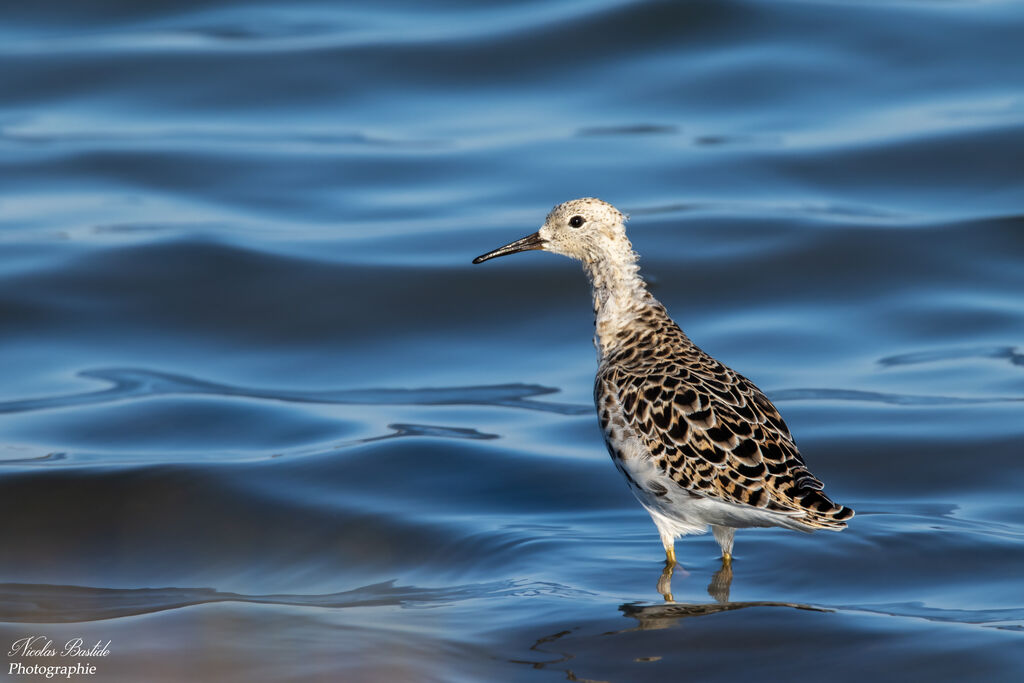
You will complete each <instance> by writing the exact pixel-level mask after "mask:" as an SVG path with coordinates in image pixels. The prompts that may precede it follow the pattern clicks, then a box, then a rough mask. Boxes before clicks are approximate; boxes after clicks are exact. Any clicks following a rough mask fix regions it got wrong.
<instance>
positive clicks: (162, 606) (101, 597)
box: [0, 580, 588, 623]
mask: <svg viewBox="0 0 1024 683" xmlns="http://www.w3.org/2000/svg"><path fill="white" fill-rule="evenodd" d="M587 594H588V593H587V592H586V591H582V590H579V589H576V588H571V587H569V586H563V585H560V584H556V583H552V582H543V581H542V582H531V581H523V580H509V581H492V582H486V583H475V584H465V585H456V586H446V587H443V588H418V587H416V586H400V585H397V582H396V581H394V580H392V581H384V582H381V583H376V584H372V585H368V586H363V587H361V588H356V589H353V590H348V591H341V592H338V593H324V594H319V595H301V594H273V595H244V594H241V593H231V592H224V591H218V590H216V589H213V588H133V589H122V588H94V587H90V586H58V585H50V584H20V583H0V622H15V623H69V622H84V621H100V620H104V619H118V618H121V617H126V616H134V615H138V614H151V613H153V612H163V611H166V610H173V609H180V608H183V607H192V606H194V605H204V604H209V603H214V602H243V603H251V604H260V605H291V606H295V607H320V608H326V609H342V608H348V607H380V606H388V605H390V606H396V607H407V608H408V607H437V606H440V605H445V604H450V603H453V602H459V601H463V600H472V599H478V598H500V597H514V596H524V597H525V596H538V595H548V596H559V597H564V598H572V597H580V596H583V595H587Z"/></svg>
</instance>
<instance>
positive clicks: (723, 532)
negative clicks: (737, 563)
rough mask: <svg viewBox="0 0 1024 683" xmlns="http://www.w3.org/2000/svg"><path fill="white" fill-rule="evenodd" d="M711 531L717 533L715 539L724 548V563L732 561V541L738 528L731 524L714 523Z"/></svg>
mask: <svg viewBox="0 0 1024 683" xmlns="http://www.w3.org/2000/svg"><path fill="white" fill-rule="evenodd" d="M711 533H713V534H714V535H715V540H716V541H718V545H719V547H721V548H722V563H723V564H730V563H731V562H732V541H733V537H734V536H736V529H734V528H732V527H731V526H718V525H717V524H712V525H711Z"/></svg>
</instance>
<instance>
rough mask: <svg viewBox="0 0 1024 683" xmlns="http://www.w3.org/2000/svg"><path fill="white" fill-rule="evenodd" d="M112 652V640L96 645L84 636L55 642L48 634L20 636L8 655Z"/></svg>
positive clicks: (104, 654) (70, 654)
mask: <svg viewBox="0 0 1024 683" xmlns="http://www.w3.org/2000/svg"><path fill="white" fill-rule="evenodd" d="M109 654H110V641H109V640H108V641H107V642H106V643H104V642H103V641H97V642H96V644H95V645H90V644H88V643H86V642H85V641H84V640H83V639H82V638H72V639H71V640H69V641H67V642H65V643H60V644H59V645H57V644H54V642H53V641H52V640H50V639H49V638H47V637H46V636H27V637H25V638H18V639H17V640H16V641H14V643H13V644H12V645H11V651H10V652H8V653H7V656H8V657H106V656H107V655H109Z"/></svg>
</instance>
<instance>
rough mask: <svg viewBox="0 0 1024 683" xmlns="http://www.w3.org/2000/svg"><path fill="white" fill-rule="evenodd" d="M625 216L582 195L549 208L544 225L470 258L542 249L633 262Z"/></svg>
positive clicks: (581, 257)
mask: <svg viewBox="0 0 1024 683" xmlns="http://www.w3.org/2000/svg"><path fill="white" fill-rule="evenodd" d="M625 222H626V216H624V215H623V214H622V213H621V212H620V211H619V210H618V209H616V208H615V207H614V206H612V205H611V204H609V203H608V202H604V201H601V200H600V199H595V198H594V197H585V198H583V199H573V200H572V201H568V202H565V203H563V204H559V205H558V206H556V207H555V208H553V209H551V213H549V214H548V217H547V219H546V220H545V221H544V225H543V226H541V229H540V230H538V231H537V232H535V233H533V234H532V235H527V236H526V237H524V238H522V239H520V240H516V241H515V242H512V243H510V244H506V245H505V246H503V247H499V248H497V249H495V250H494V251H490V252H488V253H486V254H483V255H482V256H478V257H476V258H475V259H473V263H483V262H484V261H487V260H489V259H492V258H497V257H499V256H507V255H508V254H515V253H516V252H520V251H528V250H531V249H543V250H544V251H550V252H552V253H555V254H562V255H563V256H568V257H569V258H574V259H576V260H579V261H583V262H584V263H585V264H590V263H594V262H597V261H601V260H608V261H613V262H615V261H622V260H625V261H628V262H630V263H631V262H633V261H634V260H635V258H636V256H635V254H633V247H632V245H630V243H629V240H628V239H627V238H626V226H625Z"/></svg>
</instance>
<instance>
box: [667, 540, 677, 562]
mask: <svg viewBox="0 0 1024 683" xmlns="http://www.w3.org/2000/svg"><path fill="white" fill-rule="evenodd" d="M665 563H666V564H670V565H674V564H675V563H676V549H675V546H671V545H670V546H668V547H667V548H665Z"/></svg>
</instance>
